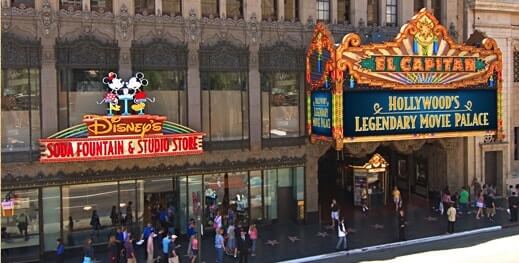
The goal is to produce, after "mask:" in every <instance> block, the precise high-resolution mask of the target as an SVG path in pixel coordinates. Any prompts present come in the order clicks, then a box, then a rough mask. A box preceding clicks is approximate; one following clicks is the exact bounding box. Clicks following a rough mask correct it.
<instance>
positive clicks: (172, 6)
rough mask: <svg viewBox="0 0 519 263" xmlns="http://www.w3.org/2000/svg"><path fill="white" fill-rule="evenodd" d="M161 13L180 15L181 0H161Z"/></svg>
mask: <svg viewBox="0 0 519 263" xmlns="http://www.w3.org/2000/svg"><path fill="white" fill-rule="evenodd" d="M162 14H163V15H168V16H182V1H181V0H162Z"/></svg>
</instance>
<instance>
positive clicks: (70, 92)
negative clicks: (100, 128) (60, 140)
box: [56, 36, 119, 129]
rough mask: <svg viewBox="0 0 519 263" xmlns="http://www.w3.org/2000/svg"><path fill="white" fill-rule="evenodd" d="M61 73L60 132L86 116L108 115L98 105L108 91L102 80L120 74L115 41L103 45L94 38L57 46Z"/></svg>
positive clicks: (57, 64) (59, 99) (117, 49)
mask: <svg viewBox="0 0 519 263" xmlns="http://www.w3.org/2000/svg"><path fill="white" fill-rule="evenodd" d="M56 49H57V50H56V66H57V67H58V73H59V89H58V103H59V104H58V106H59V112H58V114H59V115H58V117H59V129H65V128H68V127H70V126H71V125H76V124H80V123H81V122H82V120H83V115H85V114H87V113H92V114H106V110H105V109H104V108H105V107H100V106H99V105H98V103H99V102H100V101H101V100H102V99H103V96H104V93H105V92H106V90H107V87H106V85H104V84H103V81H102V80H103V78H104V77H106V76H108V73H109V72H110V71H113V72H117V71H116V69H117V67H118V64H119V47H118V45H117V43H116V42H106V43H105V42H101V41H99V40H97V39H95V38H93V37H92V36H86V37H80V38H79V39H76V40H72V41H68V40H58V43H57V44H56Z"/></svg>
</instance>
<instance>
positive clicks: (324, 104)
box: [311, 91, 333, 137]
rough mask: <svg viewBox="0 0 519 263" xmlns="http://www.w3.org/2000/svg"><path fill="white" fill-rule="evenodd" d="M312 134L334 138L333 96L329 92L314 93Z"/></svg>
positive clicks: (312, 99)
mask: <svg viewBox="0 0 519 263" xmlns="http://www.w3.org/2000/svg"><path fill="white" fill-rule="evenodd" d="M311 101H312V108H311V116H312V117H311V120H312V133H313V134H318V135H321V136H327V137H331V136H332V111H333V107H332V106H333V105H332V94H331V92H329V91H314V92H312V98H311Z"/></svg>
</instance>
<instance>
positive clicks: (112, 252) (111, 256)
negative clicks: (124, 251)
mask: <svg viewBox="0 0 519 263" xmlns="http://www.w3.org/2000/svg"><path fill="white" fill-rule="evenodd" d="M118 258H119V245H118V243H117V239H116V238H115V236H110V238H109V239H108V262H110V263H117V262H119V260H118Z"/></svg>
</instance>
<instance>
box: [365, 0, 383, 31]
mask: <svg viewBox="0 0 519 263" xmlns="http://www.w3.org/2000/svg"><path fill="white" fill-rule="evenodd" d="M378 5H379V2H378V1H377V0H368V17H367V20H368V21H366V22H367V24H368V26H374V25H379V24H380V23H379V19H378Z"/></svg>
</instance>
